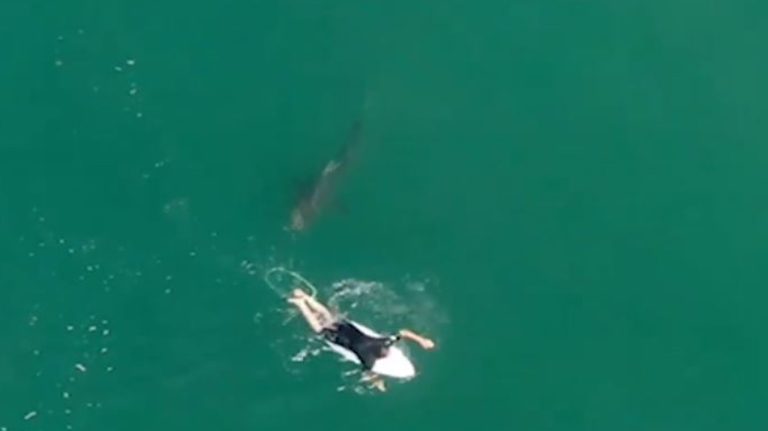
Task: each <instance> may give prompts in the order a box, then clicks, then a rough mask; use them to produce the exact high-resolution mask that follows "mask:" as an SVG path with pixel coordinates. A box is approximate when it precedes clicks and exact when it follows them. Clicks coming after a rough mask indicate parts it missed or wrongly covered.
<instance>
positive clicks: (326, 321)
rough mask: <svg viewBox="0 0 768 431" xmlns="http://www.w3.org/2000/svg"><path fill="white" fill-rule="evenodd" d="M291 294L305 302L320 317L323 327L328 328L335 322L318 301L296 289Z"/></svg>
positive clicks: (328, 311)
mask: <svg viewBox="0 0 768 431" xmlns="http://www.w3.org/2000/svg"><path fill="white" fill-rule="evenodd" d="M293 294H294V296H295V297H297V298H301V299H302V300H303V301H305V302H306V303H307V305H308V306H309V308H310V309H311V310H312V311H314V312H315V313H317V314H319V315H320V318H321V319H322V320H323V322H322V323H323V325H326V326H328V325H330V324H332V323H333V321H334V320H335V319H334V318H333V314H332V313H331V312H330V310H328V308H327V307H326V306H325V305H323V304H321V303H320V302H319V301H318V300H316V299H315V298H313V297H311V296H310V295H307V294H306V293H305V292H304V291H303V290H300V289H297V290H295V291H294V292H293Z"/></svg>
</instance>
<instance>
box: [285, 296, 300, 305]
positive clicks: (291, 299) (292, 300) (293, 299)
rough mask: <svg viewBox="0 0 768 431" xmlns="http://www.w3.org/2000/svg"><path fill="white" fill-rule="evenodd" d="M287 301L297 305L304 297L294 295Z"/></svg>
mask: <svg viewBox="0 0 768 431" xmlns="http://www.w3.org/2000/svg"><path fill="white" fill-rule="evenodd" d="M288 302H289V303H291V304H293V305H295V306H297V307H298V306H299V305H301V303H302V302H304V298H297V297H295V296H294V297H293V298H288Z"/></svg>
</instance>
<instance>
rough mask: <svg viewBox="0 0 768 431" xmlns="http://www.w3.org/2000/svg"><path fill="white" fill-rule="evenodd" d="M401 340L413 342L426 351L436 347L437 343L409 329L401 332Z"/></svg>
mask: <svg viewBox="0 0 768 431" xmlns="http://www.w3.org/2000/svg"><path fill="white" fill-rule="evenodd" d="M399 335H400V338H404V339H406V340H411V341H413V342H416V343H418V344H419V345H420V346H421V347H422V348H424V349H427V350H429V349H433V348H434V347H435V342H434V341H432V340H430V339H429V338H427V337H423V336H421V335H419V334H417V333H415V332H413V331H411V330H408V329H401V330H400V332H399Z"/></svg>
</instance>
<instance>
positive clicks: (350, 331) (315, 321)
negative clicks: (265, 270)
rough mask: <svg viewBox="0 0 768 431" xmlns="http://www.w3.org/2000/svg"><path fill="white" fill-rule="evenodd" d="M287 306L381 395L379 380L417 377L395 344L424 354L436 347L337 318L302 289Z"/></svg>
mask: <svg viewBox="0 0 768 431" xmlns="http://www.w3.org/2000/svg"><path fill="white" fill-rule="evenodd" d="M288 302H290V303H291V304H293V305H295V306H296V307H297V308H298V309H299V311H300V312H301V314H302V316H304V319H306V321H307V323H309V326H310V327H311V328H312V330H313V331H314V332H315V333H317V334H319V335H321V336H322V337H323V339H324V340H325V342H326V343H328V345H329V346H330V347H331V348H332V349H333V350H334V351H336V352H338V353H339V354H341V355H342V356H344V357H345V358H347V359H349V360H350V361H353V362H357V363H359V364H360V366H361V367H362V369H363V372H364V380H365V381H368V382H371V384H372V385H373V386H374V387H376V388H377V389H379V390H381V391H384V390H386V387H385V386H384V380H383V379H382V377H381V376H389V377H396V378H403V379H407V378H411V377H413V376H415V375H416V370H415V369H414V367H413V364H412V363H411V361H410V360H409V359H408V358H407V357H405V355H404V354H403V352H402V351H401V350H400V349H399V348H397V346H395V343H397V342H398V341H400V340H403V339H405V340H410V341H413V342H415V343H417V344H419V345H420V346H421V347H422V348H424V349H427V350H430V349H433V348H434V347H435V343H434V342H433V341H432V340H430V339H429V338H426V337H423V336H421V335H419V334H416V333H415V332H413V331H410V330H407V329H402V330H400V331H399V332H398V333H397V335H387V336H384V335H379V334H377V333H375V332H373V331H372V330H371V329H369V328H366V327H365V326H363V325H361V324H359V323H356V322H353V321H351V320H347V319H343V318H338V317H336V316H334V315H333V314H332V313H331V312H330V311H329V310H328V308H326V307H325V306H324V305H323V304H321V303H320V302H318V301H317V300H316V299H315V298H314V297H312V296H310V295H308V294H307V293H306V292H304V291H303V290H301V289H296V290H294V291H293V297H291V298H290V299H288Z"/></svg>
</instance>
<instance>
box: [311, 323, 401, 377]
mask: <svg viewBox="0 0 768 431" xmlns="http://www.w3.org/2000/svg"><path fill="white" fill-rule="evenodd" d="M350 323H351V324H353V325H355V327H356V328H357V329H359V330H360V332H362V333H363V334H365V335H368V336H369V337H376V338H380V337H382V335H381V334H379V333H377V332H376V331H374V330H373V329H371V328H368V327H366V326H364V325H361V324H359V323H357V322H352V321H350ZM325 342H326V344H328V346H329V347H330V348H331V349H332V350H333V351H334V352H336V353H338V354H339V355H341V356H342V357H343V358H344V359H346V360H347V361H350V362H354V363H355V364H360V360H359V359H358V358H357V356H356V355H355V354H354V352H352V351H350V350H349V349H345V348H344V347H341V346H339V345H338V344H334V343H331V342H330V341H328V340H326V341H325ZM371 371H373V372H374V373H376V374H380V375H382V376H388V377H395V378H398V379H410V378H412V377H414V376H415V375H416V367H414V366H413V362H411V360H410V359H408V357H407V356H405V353H403V351H402V350H401V349H400V348H398V347H397V346H390V347H389V349H388V353H387V356H385V357H383V358H379V359H377V360H376V362H374V363H373V367H372V368H371Z"/></svg>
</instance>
